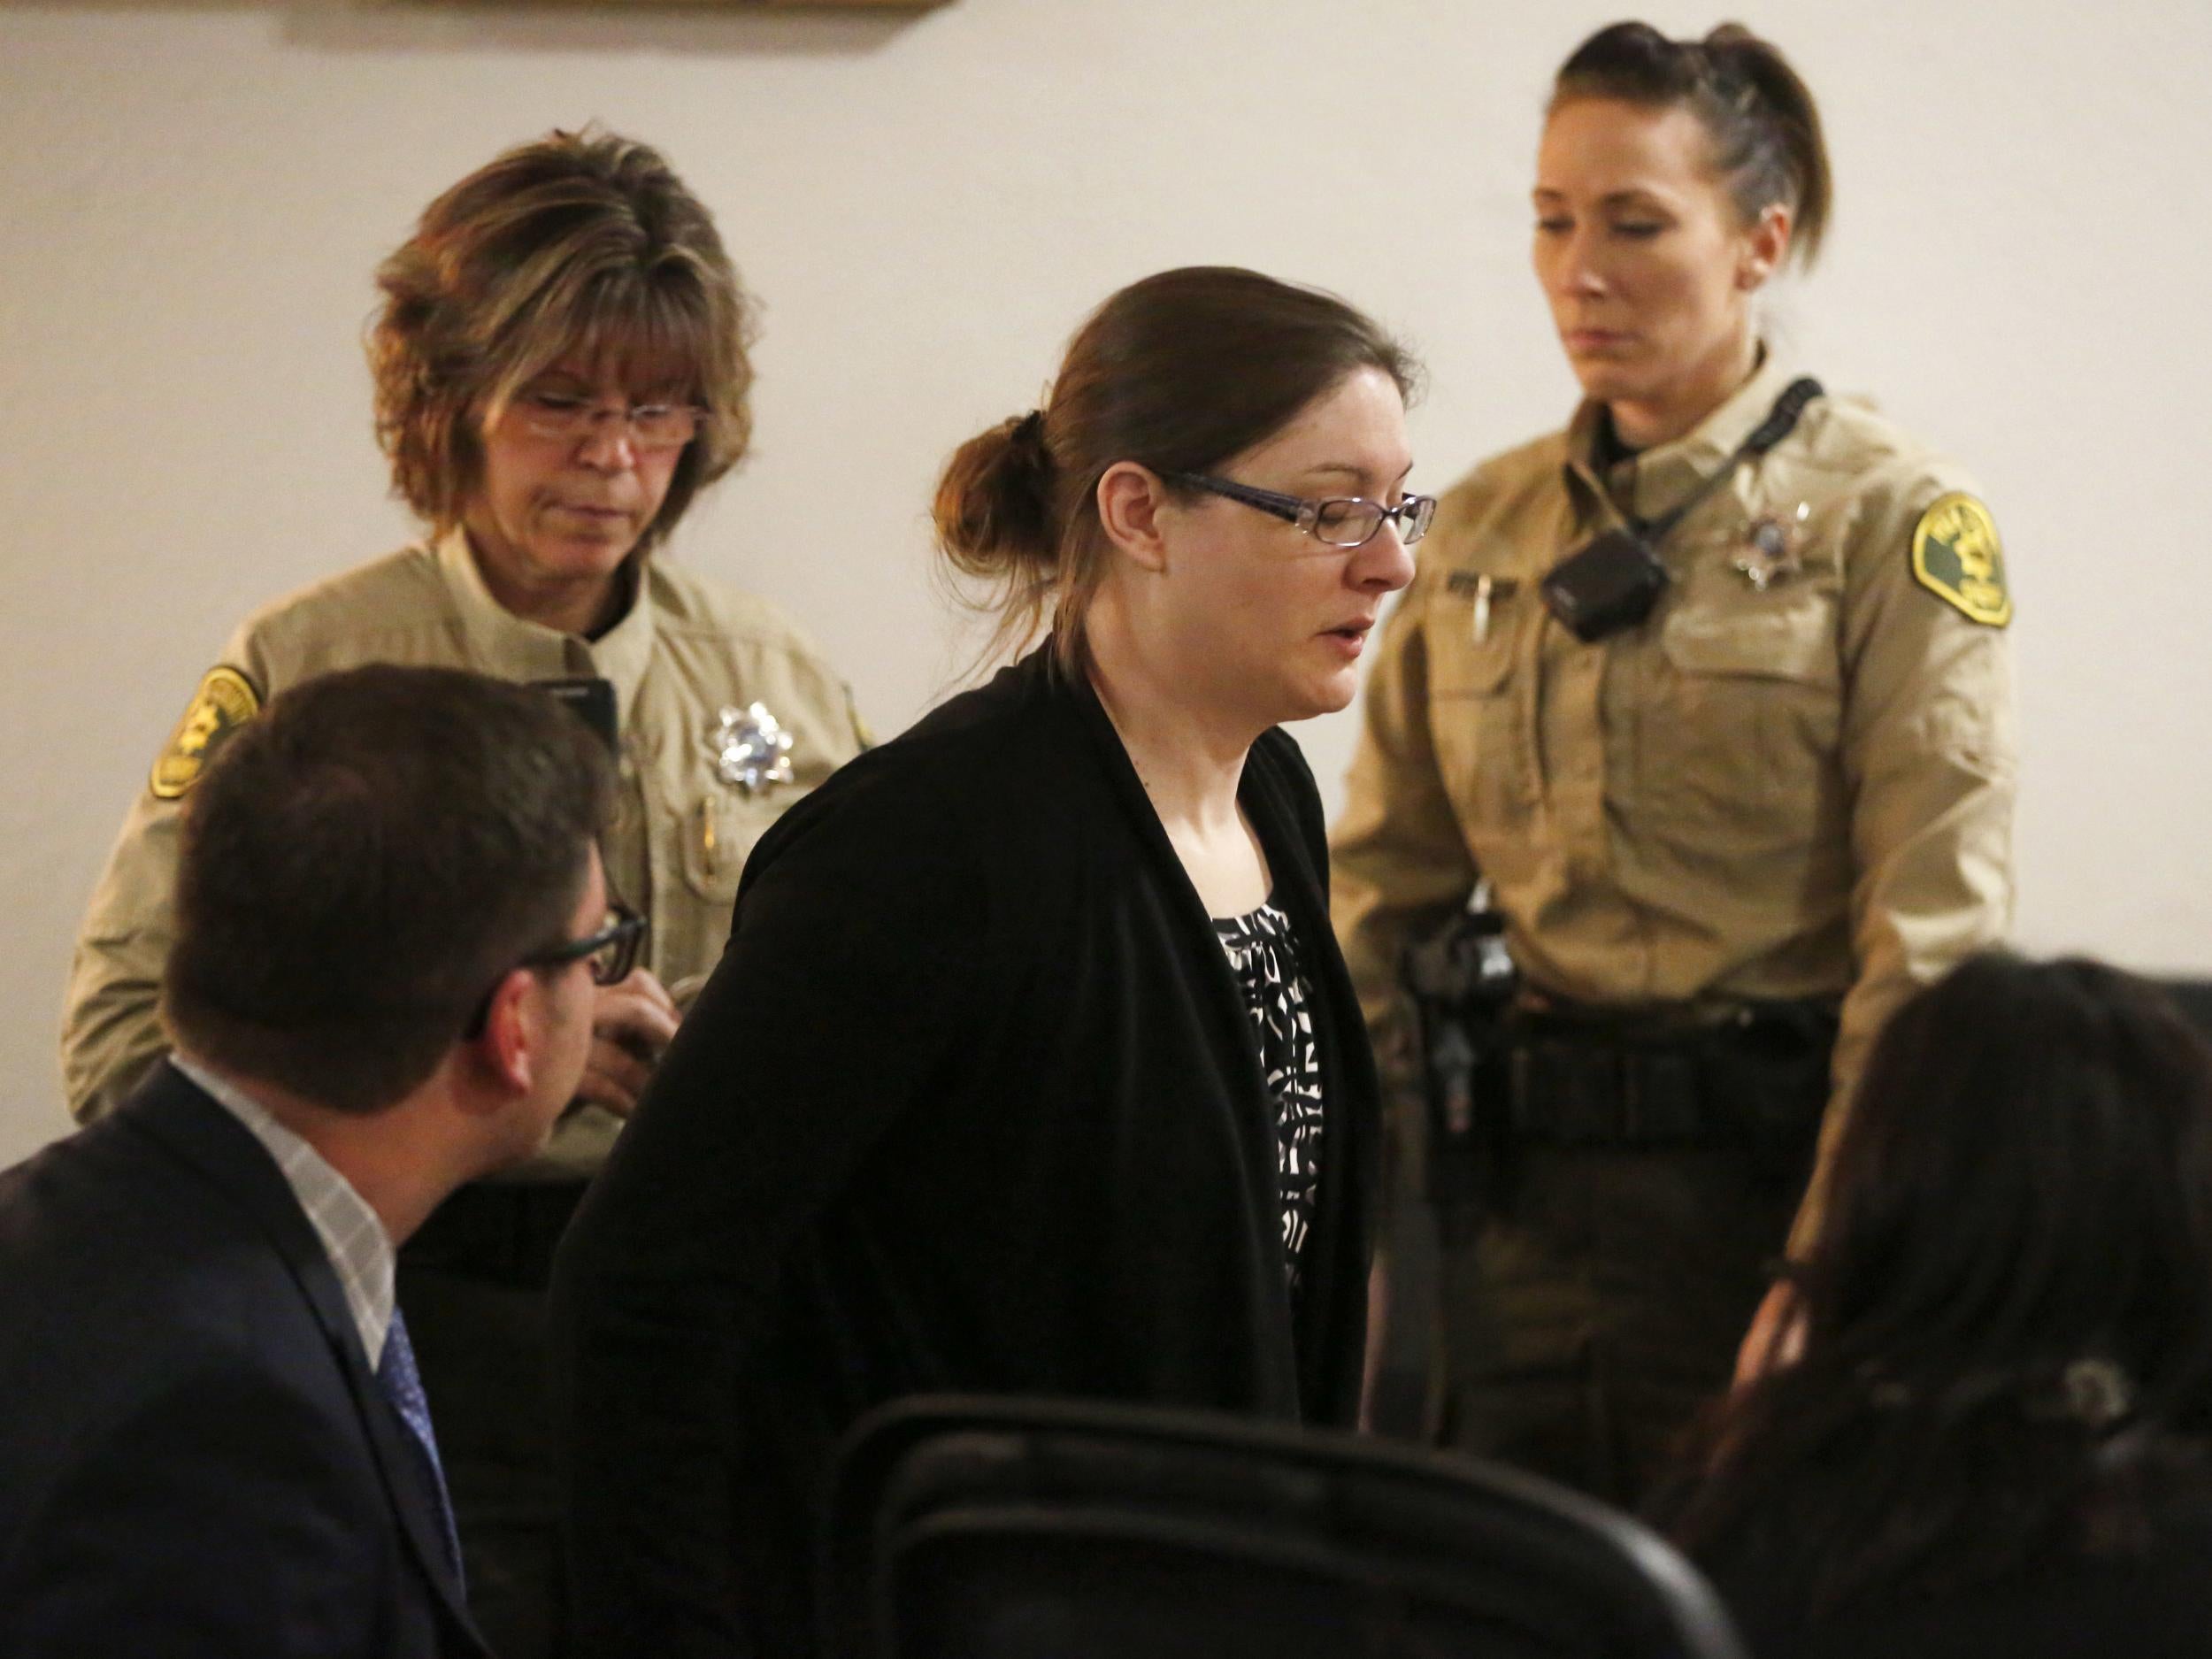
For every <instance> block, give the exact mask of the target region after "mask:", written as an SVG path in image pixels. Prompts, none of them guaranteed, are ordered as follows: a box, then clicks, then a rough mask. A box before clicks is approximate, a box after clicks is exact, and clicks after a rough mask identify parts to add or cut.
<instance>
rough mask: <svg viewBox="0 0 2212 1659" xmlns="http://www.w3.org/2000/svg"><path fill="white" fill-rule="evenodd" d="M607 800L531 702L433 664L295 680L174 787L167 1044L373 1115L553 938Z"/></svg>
mask: <svg viewBox="0 0 2212 1659" xmlns="http://www.w3.org/2000/svg"><path fill="white" fill-rule="evenodd" d="M612 799H613V772H612V766H611V763H610V761H609V760H608V757H607V754H606V751H605V749H604V747H603V745H602V744H601V743H600V742H599V741H598V740H597V739H596V738H595V737H594V736H593V735H592V733H591V731H590V729H589V728H588V726H586V725H585V724H584V722H583V721H581V720H580V719H578V718H576V716H575V715H574V714H572V713H571V712H570V711H569V710H567V709H565V708H564V707H563V706H562V705H561V704H560V703H557V702H556V701H555V699H554V698H553V697H551V696H550V695H548V694H547V693H545V692H543V691H541V690H537V689H535V688H533V687H527V686H518V685H512V684H510V683H508V682H506V681H503V680H489V679H487V678H485V677H484V676H482V675H480V674H472V673H465V672H462V671H460V670H458V669H450V668H400V667H395V666H392V665H389V664H375V665H373V666H370V667H366V668H357V669H351V670H349V671H347V672H342V673H335V674H326V675H324V676H322V677H320V678H318V679H314V680H307V681H304V682H303V683H302V684H301V685H299V686H297V687H294V688H293V689H291V690H289V691H287V692H285V693H284V694H283V695H280V696H279V697H278V698H277V699H276V700H275V701H274V702H273V703H271V704H270V705H269V707H268V710H267V711H266V712H265V713H264V714H263V715H262V716H260V717H259V718H257V719H255V720H253V721H251V722H250V724H248V725H247V726H245V727H244V728H242V730H241V731H239V733H237V734H236V735H235V736H234V737H233V738H232V739H231V740H230V741H229V742H228V743H227V744H226V745H225V746H224V748H223V750H222V752H221V754H220V755H219V757H217V758H216V759H215V761H214V762H213V763H212V764H211V765H210V766H209V767H208V770H207V772H205V774H204V776H202V778H201V779H200V780H199V781H198V783H197V784H196V785H195V787H194V788H193V791H192V793H191V795H190V796H189V797H188V801H187V804H186V808H185V817H184V829H183V851H182V854H181V857H180V864H179V867H178V872H177V887H176V923H177V938H176V944H175V946H174V948H173V950H172V951H171V953H170V957H169V965H168V971H167V973H166V975H165V979H164V981H163V986H162V1014H163V1018H164V1019H165V1021H166V1023H167V1025H168V1027H169V1032H170V1035H171V1037H172V1038H173V1040H174V1041H175V1042H176V1043H177V1045H178V1046H179V1047H180V1048H183V1049H185V1050H186V1051H187V1052H188V1053H191V1054H195V1055H197V1056H201V1057H202V1058H204V1059H206V1060H208V1061H211V1062H212V1063H213V1064H217V1065H219V1066H221V1067H223V1068H224V1069H226V1070H227V1071H236V1072H238V1073H240V1074H242V1075H243V1076H245V1077H249V1078H255V1079H262V1080H265V1081H266V1082H269V1083H273V1084H275V1085H276V1086H277V1087H280V1088H283V1089H285V1090H287V1091H288V1092H290V1093H292V1094H296V1095H299V1096H301V1097H303V1098H304V1099H307V1100H311V1101H313V1102H316V1103H318V1104H319V1105H324V1106H329V1107H333V1108H335V1109H338V1110H346V1111H362V1112H366V1111H376V1110H381V1109H382V1108H384V1107H386V1106H388V1105H390V1104H392V1103H393V1102H396V1101H397V1100H399V1099H400V1098H401V1097H403V1095H405V1094H407V1093H408V1092H409V1091H410V1090H411V1089H413V1088H415V1087H418V1086H419V1084H420V1083H422V1082H423V1080H424V1079H426V1078H428V1077H429V1075H430V1074H431V1072H432V1071H434V1070H435V1069H436V1067H437V1065H438V1064H439V1062H440V1061H441V1060H442V1058H443V1057H444V1056H445V1054H446V1052H447V1051H448V1050H449V1048H451V1047H452V1045H453V1043H454V1042H455V1041H456V1040H457V1039H458V1038H459V1037H460V1035H461V1033H462V1032H463V1030H464V1029H465V1027H466V1025H468V1023H469V1020H470V1017H471V1015H472V1012H473V1011H474V1010H475V1008H476V1006H477V1004H478V1003H480V1002H481V1000H482V998H483V995H484V993H485V992H486V991H487V990H488V988H489V987H492V986H494V985H495V984H496V983H497V982H498V980H499V979H500V977H501V976H502V975H503V974H504V973H506V972H509V971H510V970H511V969H512V968H513V967H514V966H515V965H516V964H518V962H520V961H521V960H522V959H523V958H524V957H525V956H529V955H531V954H532V953H533V952H535V951H538V950H541V949H546V948H547V947H549V946H554V945H558V944H560V943H563V942H565V941H566V940H567V938H568V936H569V933H570V931H571V928H572V918H573V917H574V913H575V910H576V905H577V902H578V901H579V900H580V897H581V896H582V893H583V884H584V881H585V879H586V878H587V875H588V872H589V870H590V858H589V853H590V849H591V848H592V846H593V845H594V843H595V841H596V840H597V838H598V836H599V834H600V833H601V830H602V828H603V826H604V824H605V822H606V819H607V816H608V811H609V807H610V803H611V801H612Z"/></svg>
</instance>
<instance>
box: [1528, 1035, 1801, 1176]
mask: <svg viewBox="0 0 2212 1659" xmlns="http://www.w3.org/2000/svg"><path fill="white" fill-rule="evenodd" d="M1835 1032H1836V1020H1835V1005H1834V1003H1833V1002H1831V1001H1819V1002H1768V1003H1757V1004H1750V1005H1747V1006H1746V1007H1744V1008H1743V1009H1741V1010H1739V1011H1738V1012H1737V1013H1736V1014H1735V1015H1734V1016H1733V1017H1732V1018H1724V1019H1721V1020H1718V1021H1716V1022H1713V1023H1710V1024H1705V1025H1694V1026H1683V1025H1677V1026H1673V1027H1671V1028H1670V1027H1666V1026H1661V1025H1652V1024H1651V1023H1649V1022H1644V1021H1638V1020H1634V1019H1621V1020H1608V1019H1605V1018H1584V1017H1580V1016H1577V1017H1571V1018H1555V1017H1553V1016H1550V1015H1548V1014H1542V1013H1535V1014H1532V1013H1528V1012H1525V1011H1522V1012H1517V1013H1514V1014H1510V1015H1509V1016H1508V1017H1507V1018H1506V1020H1505V1022H1504V1025H1503V1028H1502V1030H1501V1032H1500V1033H1499V1037H1500V1041H1499V1042H1498V1045H1497V1048H1496V1051H1495V1055H1494V1058H1493V1060H1492V1062H1491V1064H1490V1065H1489V1067H1488V1068H1486V1069H1487V1071H1488V1073H1489V1075H1488V1078H1487V1079H1486V1081H1488V1082H1490V1083H1491V1084H1492V1085H1493V1086H1494V1089H1495V1093H1494V1094H1492V1095H1491V1098H1492V1099H1493V1100H1494V1101H1495V1102H1497V1103H1498V1104H1499V1105H1500V1106H1502V1107H1503V1109H1504V1110H1503V1114H1502V1119H1503V1121H1502V1125H1501V1126H1502V1127H1503V1128H1504V1129H1505V1130H1506V1132H1507V1133H1509V1136H1510V1137H1511V1139H1513V1140H1514V1141H1519V1142H1522V1143H1525V1144H1526V1143H1542V1144H1549V1145H1555V1146H1570V1147H1599V1146H1618V1147H1650V1146H1668V1145H1695V1144H1700V1143H1716V1142H1722V1141H1730V1142H1744V1141H1748V1142H1752V1143H1755V1144H1756V1143H1763V1142H1793V1141H1797V1140H1799V1139H1800V1138H1801V1137H1803V1136H1809V1135H1810V1134H1811V1133H1815V1132H1816V1130H1817V1127H1818V1125H1819V1120H1820V1115H1821V1111H1822V1109H1823V1107H1824V1105H1825V1103H1826V1099H1827V1093H1828V1069H1829V1061H1830V1057H1831V1056H1832V1051H1833V1049H1834V1046H1835Z"/></svg>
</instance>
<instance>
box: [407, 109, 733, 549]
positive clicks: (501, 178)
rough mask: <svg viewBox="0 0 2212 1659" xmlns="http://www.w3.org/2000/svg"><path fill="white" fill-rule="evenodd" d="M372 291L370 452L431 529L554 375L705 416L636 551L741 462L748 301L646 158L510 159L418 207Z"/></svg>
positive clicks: (565, 149) (688, 204)
mask: <svg viewBox="0 0 2212 1659" xmlns="http://www.w3.org/2000/svg"><path fill="white" fill-rule="evenodd" d="M376 280H377V287H378V288H379V289H380V291H381V292H382V294H383V296H384V303H383V306H382V309H381V310H380V311H379V313H378V315H377V317H376V319H375V321H374V322H373V324H372V325H371V326H370V330H369V337H368V354H369V366H370V369H371V371H372V373H373V375H374V377H375V381H376V432H377V442H379V443H380V445H381V446H382V448H383V449H384V452H385V454H386V455H387V456H388V457H389V458H390V461H391V466H392V485H393V488H394V489H395V491H396V493H397V494H398V495H400V496H401V497H402V498H403V499H404V500H405V501H406V502H407V503H408V504H409V505H410V506H411V507H412V508H413V509H414V510H415V511H416V512H417V513H419V515H421V517H422V518H424V519H425V520H426V522H427V523H428V524H429V525H430V526H431V527H432V528H433V529H434V531H438V532H443V531H446V530H449V529H451V528H452V527H454V526H456V525H457V524H459V523H460V521H461V519H462V517H463V515H464V514H465V511H466V510H467V508H468V505H469V503H470V502H471V500H472V497H473V495H474V494H475V492H476V490H477V489H478V488H479V487H480V482H481V480H482V475H483V446H482V442H481V438H480V434H481V433H482V431H483V429H484V427H485V426H487V425H488V424H489V423H490V422H492V421H495V420H496V419H498V418H499V416H500V414H501V413H502V412H503V411H504V410H505V408H506V406H507V404H508V403H510V402H511V400H512V399H513V397H514V396H515V395H516V394H517V393H518V392H519V391H520V390H521V389H522V388H523V387H525V386H526V385H527V384H528V383H529V382H530V381H531V380H534V378H536V377H537V376H538V375H540V374H542V373H545V372H546V371H547V370H548V369H550V368H552V367H553V366H555V365H557V364H560V363H563V362H570V363H582V364H586V365H590V366H591V368H592V369H593V370H594V371H595V372H599V371H605V372H607V373H614V374H618V375H620V376H622V377H624V378H626V380H629V381H630V383H631V384H632V385H633V387H650V388H655V389H659V388H670V389H672V391H674V392H675V394H676V395H677V396H680V397H682V398H685V399H687V400H688V401H690V402H693V403H697V404H698V405H699V406H700V407H701V408H703V409H704V410H705V411H706V414H705V416H704V418H703V419H702V420H701V422H700V426H699V433H698V435H697V436H696V437H695V438H694V439H693V440H692V441H691V442H690V444H689V445H687V447H686V449H685V450H684V453H683V456H682V457H681V459H680V460H679V462H678V463H677V465H676V471H675V475H674V477H673V479H672V480H671V482H670V484H669V488H668V495H667V497H666V499H665V500H664V502H663V503H662V505H661V510H660V511H659V513H658V514H657V516H656V517H655V518H654V520H653V522H652V523H651V524H650V525H649V526H647V528H646V531H645V534H644V535H643V536H641V538H640V539H639V543H638V545H639V549H640V550H643V549H648V548H650V547H652V546H654V545H656V544H657V542H659V541H661V540H662V539H663V538H664V537H665V536H666V535H667V534H668V533H669V531H670V530H672V528H674V526H675V525H676V522H677V520H678V519H680V518H682V517H683V514H684V511H685V510H686V509H687V508H688V507H689V506H690V505H691V502H692V498H693V497H694V496H695V495H697V494H698V492H699V491H700V490H701V489H703V488H705V487H706V486H707V485H709V484H711V483H712V482H714V480H717V479H718V478H720V477H721V476H722V475H723V474H724V473H726V472H728V471H729V470H730V469H731V468H732V467H733V466H734V465H736V464H737V463H738V461H739V460H740V459H741V457H743V456H744V454H745V450H746V447H747V445H748V443H749V441H750V439H751V436H752V411H751V408H750V405H749V395H750V393H751V389H752V384H753V367H752V362H751V359H750V358H749V356H748V355H747V348H748V346H749V344H750V343H751V341H752V337H753V320H754V309H755V308H754V304H753V302H752V301H751V300H750V299H749V296H747V295H746V294H745V292H744V290H743V288H741V287H740V286H739V284H738V280H737V273H736V271H735V269H734V268H733V266H732V265H731V264H730V258H729V256H728V254H726V252H724V251H723V248H722V239H721V237H720V236H719V235H718V234H717V233H716V231H715V228H714V220H713V219H712V218H711V217H710V215H709V213H708V212H707V210H706V209H705V208H704V207H703V206H702V205H701V204H700V203H699V201H698V198H697V197H695V196H693V195H692V194H691V192H690V191H688V190H687V189H686V188H684V185H683V181H682V180H680V179H678V178H677V177H676V175H675V173H673V172H672V171H671V170H670V168H669V165H668V164H667V163H666V162H665V161H664V160H663V159H662V158H661V157H660V154H659V152H658V151H657V150H653V149H652V148H651V147H649V146H648V145H645V144H641V143H638V142H635V141H634V140H632V139H626V138H623V137H620V136H618V135H617V134H611V133H603V132H598V131H595V130H594V129H592V128H586V129H585V130H584V131H582V132H580V133H563V132H555V133H553V134H549V135H548V136H547V137H545V138H542V139H540V140H538V141H537V142H534V143H529V144H524V145H521V146H519V147H518V148H517V149H514V150H509V151H507V152H506V153H505V154H504V155H503V156H501V157H499V158H498V159H497V160H495V161H494V162H492V163H491V164H490V165H488V166H486V167H483V168H481V169H480V170H479V171H477V172H475V173H471V174H470V175H469V176H468V177H467V178H465V179H464V180H461V181H460V182H459V183H458V184H457V185H455V186H454V187H453V188H451V189H449V190H448V191H446V192H445V194H444V195H442V196H440V197H438V199H437V200H436V201H434V202H433V203H432V204H430V205H429V206H428V207H427V208H426V209H425V210H424V211H423V215H422V219H421V220H420V221H419V223H418V224H417V226H416V227H415V233H414V234H413V235H411V236H410V237H409V238H408V239H407V241H406V242H403V243H402V244H401V246H400V247H399V249H398V250H396V252H394V253H393V254H392V256H391V257H389V258H388V259H386V260H385V261H384V263H383V265H381V266H380V268H379V269H378V272H377V278H376Z"/></svg>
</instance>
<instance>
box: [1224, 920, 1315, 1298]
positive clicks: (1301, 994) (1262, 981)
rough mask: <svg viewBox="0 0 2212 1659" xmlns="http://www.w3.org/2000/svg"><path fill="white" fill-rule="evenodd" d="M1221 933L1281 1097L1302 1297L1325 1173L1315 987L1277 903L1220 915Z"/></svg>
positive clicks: (1283, 1164) (1279, 1158)
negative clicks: (1302, 1266)
mask: <svg viewBox="0 0 2212 1659" xmlns="http://www.w3.org/2000/svg"><path fill="white" fill-rule="evenodd" d="M1214 931H1215V933H1217V934H1218V935H1219V936H1220V939H1221V948H1222V949H1224V950H1225V951H1226V952H1228V955H1229V966H1230V968H1231V969H1232V970H1233V971H1234V972H1235V974H1236V976H1237V984H1238V985H1239V987H1241V989H1242V990H1243V992H1244V1005H1245V1008H1246V1009H1247V1010H1248V1011H1249V1012H1250V1014H1251V1016H1252V1031H1253V1034H1254V1035H1255V1036H1256V1037H1257V1038H1258V1039H1259V1045H1260V1063H1261V1065H1262V1068H1263V1070H1264V1071H1265V1072H1266V1075H1267V1088H1268V1093H1269V1094H1272V1095H1273V1096H1274V1097H1275V1138H1276V1170H1277V1173H1278V1175H1279V1178H1280V1182H1281V1187H1282V1194H1283V1265H1284V1269H1285V1271H1286V1272H1287V1273H1288V1275H1289V1278H1290V1289H1291V1294H1292V1295H1294V1296H1295V1295H1296V1294H1298V1291H1299V1288H1300V1285H1301V1279H1302V1276H1301V1273H1300V1263H1301V1262H1302V1259H1303V1256H1304V1253H1305V1248H1306V1234H1307V1233H1308V1232H1309V1231H1310V1229H1311V1227H1312V1225H1313V1210H1314V1200H1315V1196H1316V1194H1317V1193H1318V1192H1319V1190H1320V1177H1321V1055H1320V1048H1319V1045H1318V1044H1317V1042H1316V1041H1314V1034H1313V1012H1312V1004H1313V987H1312V985H1311V983H1310V981H1309V980H1308V979H1307V978H1306V976H1305V972H1304V971H1303V969H1302V967H1301V966H1300V964H1299V961H1298V940H1297V936H1296V934H1294V933H1293V932H1292V931H1291V926H1290V918H1289V917H1287V916H1286V915H1284V914H1283V913H1282V911H1280V910H1277V909H1276V908H1275V906H1274V905H1273V904H1272V903H1268V904H1263V905H1261V906H1260V908H1259V909H1258V910H1254V911H1252V912H1250V913H1249V914H1248V915H1244V916H1227V917H1222V916H1217V917H1216V918H1214Z"/></svg>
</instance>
